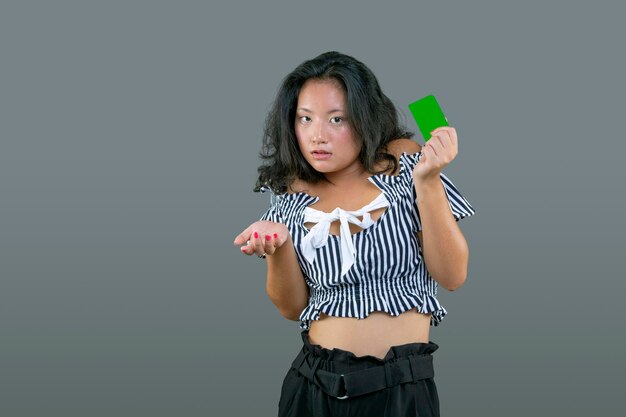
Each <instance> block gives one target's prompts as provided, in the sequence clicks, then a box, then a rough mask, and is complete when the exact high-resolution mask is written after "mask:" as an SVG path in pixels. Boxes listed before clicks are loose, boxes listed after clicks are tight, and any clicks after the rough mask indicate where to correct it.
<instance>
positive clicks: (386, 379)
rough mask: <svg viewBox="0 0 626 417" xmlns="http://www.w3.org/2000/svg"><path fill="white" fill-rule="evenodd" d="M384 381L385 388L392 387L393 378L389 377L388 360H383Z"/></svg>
mask: <svg viewBox="0 0 626 417" xmlns="http://www.w3.org/2000/svg"><path fill="white" fill-rule="evenodd" d="M385 383H386V385H387V388H389V387H393V380H392V378H391V365H390V362H389V361H387V362H385Z"/></svg>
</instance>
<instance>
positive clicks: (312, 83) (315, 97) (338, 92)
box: [298, 79, 345, 106]
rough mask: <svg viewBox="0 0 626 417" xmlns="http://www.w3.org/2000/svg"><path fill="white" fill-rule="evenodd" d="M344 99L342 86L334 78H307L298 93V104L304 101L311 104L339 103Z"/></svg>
mask: <svg viewBox="0 0 626 417" xmlns="http://www.w3.org/2000/svg"><path fill="white" fill-rule="evenodd" d="M344 101H345V93H344V91H343V87H342V85H341V84H340V83H339V81H337V80H334V79H329V80H319V79H310V80H307V81H306V82H305V83H304V84H303V85H302V88H301V89H300V94H299V95H298V104H304V103H306V104H308V105H311V106H313V105H320V106H323V105H326V104H335V105H341V104H344Z"/></svg>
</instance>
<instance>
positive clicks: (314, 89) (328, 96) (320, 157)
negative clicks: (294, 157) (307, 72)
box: [295, 79, 361, 173]
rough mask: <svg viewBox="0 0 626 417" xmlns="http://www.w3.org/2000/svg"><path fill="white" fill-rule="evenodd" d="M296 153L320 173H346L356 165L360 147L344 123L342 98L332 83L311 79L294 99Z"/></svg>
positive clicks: (339, 90)
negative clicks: (295, 100) (295, 105)
mask: <svg viewBox="0 0 626 417" xmlns="http://www.w3.org/2000/svg"><path fill="white" fill-rule="evenodd" d="M295 131H296V137H297V138H298V145H299V146H300V152H302V155H303V156H304V158H305V159H306V160H307V162H308V163H309V164H311V166H312V167H313V168H315V169H316V170H317V171H318V172H322V173H333V172H338V171H342V170H349V169H353V168H355V167H356V166H357V165H360V161H359V160H358V157H359V152H360V151H361V145H360V144H359V143H358V141H357V140H356V137H355V135H354V133H353V131H352V126H351V123H350V121H349V120H347V113H346V99H345V94H344V92H343V90H342V89H341V88H340V86H339V85H338V82H337V81H335V80H315V79H311V80H308V81H306V82H305V83H304V85H303V86H302V88H301V89H300V95H299V96H298V105H297V107H296V120H295Z"/></svg>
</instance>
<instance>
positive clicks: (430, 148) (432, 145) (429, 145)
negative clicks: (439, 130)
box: [426, 139, 437, 158]
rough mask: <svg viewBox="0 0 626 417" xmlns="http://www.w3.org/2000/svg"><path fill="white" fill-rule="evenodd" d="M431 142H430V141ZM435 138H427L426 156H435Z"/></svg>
mask: <svg viewBox="0 0 626 417" xmlns="http://www.w3.org/2000/svg"><path fill="white" fill-rule="evenodd" d="M431 142H432V143H431ZM436 143H437V140H433V139H431V140H429V141H428V143H427V144H426V148H427V153H426V156H427V157H428V156H429V155H432V158H436V157H437V151H436V150H435V147H436V146H437V145H436Z"/></svg>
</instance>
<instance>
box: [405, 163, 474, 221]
mask: <svg viewBox="0 0 626 417" xmlns="http://www.w3.org/2000/svg"><path fill="white" fill-rule="evenodd" d="M421 156H422V153H421V151H420V152H416V153H414V154H407V153H403V154H402V156H401V158H402V159H403V162H404V164H405V172H404V174H405V175H407V176H408V179H409V180H410V181H409V184H410V185H411V190H412V194H413V201H414V202H415V212H416V214H417V219H416V220H417V230H418V231H421V230H422V223H421V219H420V215H419V210H418V208H417V193H416V191H415V187H414V186H413V174H412V173H413V168H415V165H416V164H417V163H418V162H419V159H420V157H421ZM439 178H440V180H441V183H442V184H443V188H444V190H445V192H446V196H447V198H448V206H449V207H450V211H451V212H452V215H453V216H454V219H455V220H456V221H457V222H458V221H459V220H461V219H464V218H466V217H470V216H472V215H474V214H476V209H475V208H474V207H473V206H472V205H471V204H470V202H469V201H467V199H466V198H465V196H463V194H461V192H460V191H459V189H458V188H457V187H456V185H454V183H453V182H452V181H451V180H450V178H448V176H446V175H445V174H443V173H440V174H439Z"/></svg>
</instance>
